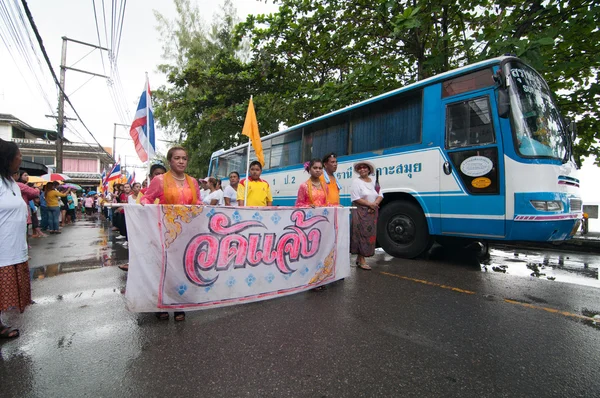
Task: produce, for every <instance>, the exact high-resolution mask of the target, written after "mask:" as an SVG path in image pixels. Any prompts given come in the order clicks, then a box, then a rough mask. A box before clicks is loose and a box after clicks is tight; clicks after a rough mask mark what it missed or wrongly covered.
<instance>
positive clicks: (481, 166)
mask: <svg viewBox="0 0 600 398" xmlns="http://www.w3.org/2000/svg"><path fill="white" fill-rule="evenodd" d="M570 130H571V129H569V128H568V126H566V124H565V122H564V120H563V118H562V117H561V115H560V113H559V111H558V109H557V107H556V105H555V102H554V100H553V98H552V94H551V92H550V90H549V88H548V85H547V84H546V82H545V81H544V79H543V78H542V77H541V76H540V75H539V74H538V73H537V72H536V71H535V70H533V69H532V68H531V67H529V66H528V65H526V64H525V63H523V62H522V61H520V60H519V59H518V58H515V57H512V56H503V57H499V58H494V59H490V60H486V61H482V62H479V63H476V64H472V65H468V66H465V67H462V68H459V69H456V70H452V71H449V72H446V73H442V74H440V75H437V76H434V77H431V78H428V79H425V80H422V81H419V82H417V83H414V84H411V85H408V86H406V87H403V88H399V89H397V90H393V91H390V92H388V93H385V94H382V95H379V96H376V97H373V98H371V99H368V100H366V101H362V102H360V103H357V104H354V105H351V106H348V107H346V108H343V109H340V110H337V111H334V112H331V113H329V114H327V115H324V116H321V117H317V118H315V119H313V120H309V121H306V122H304V123H301V124H298V125H296V126H293V127H290V128H287V129H285V130H283V131H279V132H277V133H274V134H271V135H268V136H265V137H263V138H262V145H263V151H264V155H265V165H264V169H263V175H262V177H263V178H264V179H265V180H266V181H268V182H269V184H270V185H271V190H272V193H273V197H274V205H281V206H293V205H294V201H295V199H296V193H297V191H298V187H299V184H300V183H301V182H303V181H305V180H306V179H307V178H308V175H307V174H306V173H305V172H304V170H303V167H302V165H303V162H305V161H307V160H309V159H311V158H314V157H317V158H321V157H323V156H324V155H325V154H326V153H328V152H334V153H336V154H337V157H338V164H339V166H338V170H337V177H338V178H339V180H340V182H341V184H342V191H341V193H340V194H341V201H342V204H343V205H350V185H351V181H352V178H353V171H352V164H353V163H354V162H356V161H359V160H369V161H371V162H373V163H374V164H375V165H376V166H377V169H378V172H379V182H380V185H381V189H382V192H383V193H384V200H383V202H382V204H381V209H380V215H379V222H378V230H377V240H378V243H379V245H380V246H381V247H382V248H383V249H384V250H385V251H386V252H387V253H389V254H391V255H393V256H396V257H405V258H411V257H415V256H418V255H419V254H421V253H422V252H424V251H425V250H427V249H428V248H429V247H430V245H431V243H432V240H433V238H437V239H438V240H440V241H444V240H446V241H449V240H453V239H454V240H456V238H467V239H469V240H476V241H490V240H496V241H522V240H525V241H560V240H565V239H569V238H570V237H571V236H572V235H573V234H574V232H575V231H576V229H577V227H578V225H579V222H580V218H581V215H582V200H581V196H580V192H579V179H578V178H577V168H576V166H575V164H574V163H573V161H572V156H571V155H572V141H573V138H574V133H571V132H570ZM247 148H248V145H247V144H244V145H240V146H238V147H235V148H232V149H229V150H221V151H218V152H216V153H215V154H214V155H213V157H212V159H211V164H210V168H209V174H210V175H211V176H214V177H218V178H221V179H223V180H224V181H225V184H226V181H227V176H228V175H229V173H230V172H231V171H238V172H240V173H243V172H244V171H245V166H246V153H247V152H246V151H247ZM250 156H251V158H252V152H251V155H250Z"/></svg>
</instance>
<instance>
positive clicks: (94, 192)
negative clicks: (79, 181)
mask: <svg viewBox="0 0 600 398" xmlns="http://www.w3.org/2000/svg"><path fill="white" fill-rule="evenodd" d="M96 193H97V192H96V191H90V192H88V193H87V195H95V194H96Z"/></svg>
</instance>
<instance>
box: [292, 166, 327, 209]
mask: <svg viewBox="0 0 600 398" xmlns="http://www.w3.org/2000/svg"><path fill="white" fill-rule="evenodd" d="M304 170H306V171H307V172H308V173H309V174H310V178H309V179H308V180H306V181H305V182H303V183H302V184H300V188H298V197H297V198H296V207H323V206H329V203H327V185H325V184H324V183H323V181H321V176H322V175H323V163H322V162H321V159H316V158H315V159H312V160H311V161H310V162H306V164H305V165H304Z"/></svg>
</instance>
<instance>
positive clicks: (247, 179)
mask: <svg viewBox="0 0 600 398" xmlns="http://www.w3.org/2000/svg"><path fill="white" fill-rule="evenodd" d="M251 145H252V139H251V138H248V156H247V160H246V186H245V187H244V206H248V203H247V202H248V188H249V185H248V182H249V181H250V147H251Z"/></svg>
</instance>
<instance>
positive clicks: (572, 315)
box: [503, 299, 598, 322]
mask: <svg viewBox="0 0 600 398" xmlns="http://www.w3.org/2000/svg"><path fill="white" fill-rule="evenodd" d="M503 300H504V302H506V303H509V304H516V305H520V306H523V307H527V308H532V309H534V310H542V311H547V312H550V313H552V314H560V315H563V316H566V317H571V318H577V319H581V320H584V321H590V322H598V320H597V319H594V318H591V317H589V316H585V315H579V314H574V313H572V312H569V311H561V310H557V309H556V308H550V307H542V306H539V305H534V304H529V303H522V302H520V301H516V300H510V299H503Z"/></svg>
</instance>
